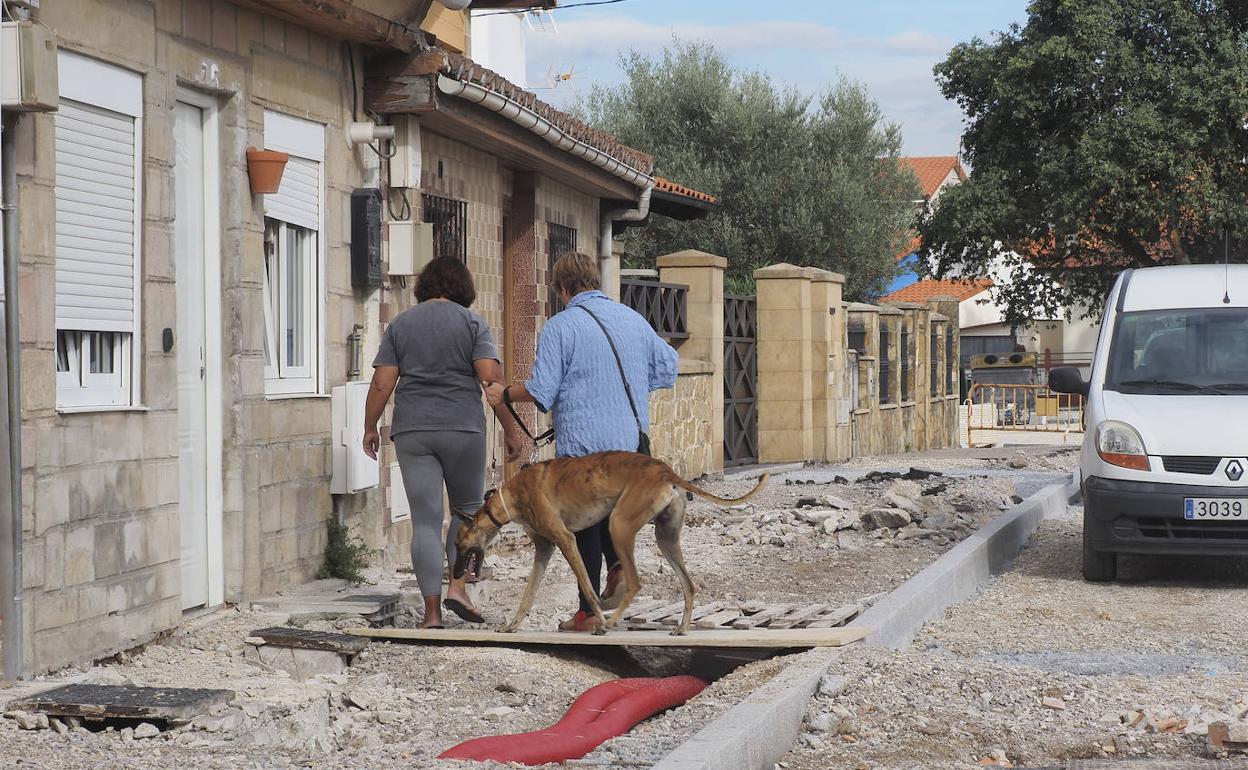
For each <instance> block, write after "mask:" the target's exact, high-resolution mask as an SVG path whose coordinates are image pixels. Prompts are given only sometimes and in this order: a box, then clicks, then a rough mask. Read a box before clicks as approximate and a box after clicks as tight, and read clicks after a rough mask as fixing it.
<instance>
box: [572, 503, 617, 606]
mask: <svg viewBox="0 0 1248 770" xmlns="http://www.w3.org/2000/svg"><path fill="white" fill-rule="evenodd" d="M608 521H609V518H608V519H603V520H602V521H601V522H599V523H597V524H595V525H594V526H592V527H589V528H588V529H583V530H581V531H580V532H577V533H576V550H578V551H580V553H581V561H583V562H585V570H586V571H587V572H589V584H590V585H591V586H593V587H594V593H596V594H598V595H599V596H601V595H602V561H603V559H606V561H607V569H608V570H609V569H611V568H612V567H614V566H615V565H617V564H619V563H620V559H619V557H618V556H616V555H615V544H614V543H612V542H611V532H610V530H608V529H607V523H608ZM577 595H578V596H580V599H581V610H582V611H583V612H584V613H585V614H587V615H589V614H592V612H593V610H591V609H590V606H589V601H588V600H586V599H585V595H584V594H581V593H580V592H577Z"/></svg>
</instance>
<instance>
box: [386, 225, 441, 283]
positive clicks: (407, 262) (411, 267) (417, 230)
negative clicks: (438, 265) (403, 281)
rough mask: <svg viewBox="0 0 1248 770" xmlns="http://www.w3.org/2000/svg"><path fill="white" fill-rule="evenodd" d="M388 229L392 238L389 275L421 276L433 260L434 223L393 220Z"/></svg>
mask: <svg viewBox="0 0 1248 770" xmlns="http://www.w3.org/2000/svg"><path fill="white" fill-rule="evenodd" d="M386 227H387V231H388V234H389V236H390V260H389V263H390V264H389V268H388V270H387V272H388V274H389V275H392V276H396V277H398V276H408V275H419V274H420V271H421V270H424V269H425V265H427V264H429V262H430V261H431V260H432V259H433V223H432V222H412V221H410V220H409V221H403V222H396V221H393V220H391V221H390V222H388V223H386Z"/></svg>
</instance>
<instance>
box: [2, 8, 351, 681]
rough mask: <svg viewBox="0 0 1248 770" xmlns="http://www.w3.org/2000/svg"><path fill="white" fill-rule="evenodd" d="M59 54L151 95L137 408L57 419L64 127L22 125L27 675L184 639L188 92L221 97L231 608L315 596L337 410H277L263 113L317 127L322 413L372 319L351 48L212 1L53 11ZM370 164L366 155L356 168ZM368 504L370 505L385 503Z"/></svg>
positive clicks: (297, 402) (296, 404)
mask: <svg viewBox="0 0 1248 770" xmlns="http://www.w3.org/2000/svg"><path fill="white" fill-rule="evenodd" d="M38 19H39V21H40V22H41V23H43V24H45V25H47V26H48V27H50V28H52V29H53V30H54V31H55V33H56V35H57V37H58V42H59V44H60V46H61V47H62V49H64V50H69V51H74V52H77V53H81V54H83V55H86V56H89V57H92V58H94V59H97V60H100V61H103V62H105V63H108V64H111V65H115V66H118V67H122V68H125V69H127V70H130V71H132V72H136V73H138V74H139V75H140V76H141V77H142V79H143V80H142V83H143V84H142V91H143V115H142V119H143V133H142V153H143V160H142V163H143V173H142V177H141V179H142V183H143V196H142V198H141V199H140V201H139V204H140V206H141V211H142V214H141V217H142V219H141V223H142V226H141V233H140V242H141V256H140V258H139V260H140V262H139V270H140V271H141V273H142V292H141V295H140V301H139V302H137V303H136V305H137V308H138V310H137V312H138V319H139V321H138V322H139V323H140V324H141V328H142V332H143V335H142V338H143V344H142V350H136V351H135V354H136V355H137V356H140V357H141V360H140V362H139V367H138V372H139V378H138V379H139V385H140V387H141V392H142V397H141V400H140V402H139V407H140V408H130V409H119V410H110V411H102V412H94V413H71V412H69V411H67V410H60V411H58V409H57V407H56V400H55V399H56V385H55V345H56V334H55V332H56V321H55V310H54V299H53V298H54V296H55V286H56V255H55V244H54V216H53V210H54V205H55V181H56V171H55V161H56V153H55V149H54V126H55V117H54V115H52V114H46V115H31V116H26V117H24V118H23V119H22V120H21V121H20V122H19V124H18V130H17V141H18V146H17V156H18V160H19V167H18V174H19V190H20V206H21V215H22V216H21V219H22V222H21V229H22V241H21V267H20V269H21V279H22V280H21V303H22V319H21V321H22V323H21V335H22V343H23V348H22V364H23V416H24V424H23V432H24V438H25V441H24V445H25V446H24V459H25V463H24V466H25V467H24V476H23V485H24V487H25V492H26V494H25V497H24V500H25V504H26V510H25V512H24V513H25V523H26V534H25V538H24V543H23V555H24V562H25V580H24V583H25V588H26V593H25V607H26V614H27V617H26V624H25V629H26V636H27V638H26V655H27V660H26V668H27V669H28V670H30V671H35V672H38V671H46V670H49V669H52V668H56V667H59V666H63V665H65V664H68V663H72V662H77V661H83V660H86V659H89V658H91V657H99V656H103V655H107V654H110V653H112V652H116V651H117V650H120V649H125V648H127V647H130V646H133V645H135V644H138V643H141V642H144V641H147V640H148V639H150V638H152V637H153V636H154V635H155V634H157V633H159V632H160V631H163V630H165V629H168V628H170V627H172V626H174V625H176V624H177V623H178V622H179V620H180V619H181V613H182V606H181V605H182V602H181V574H180V562H179V559H180V551H179V545H180V533H179V517H178V497H179V488H178V460H177V455H178V446H177V398H178V397H177V390H176V382H177V376H176V373H177V368H176V349H175V350H172V351H170V352H165V351H164V350H163V347H162V344H161V336H162V335H161V332H162V330H163V329H166V328H169V329H174V328H176V326H177V323H176V287H177V283H176V282H177V280H178V276H176V275H175V269H174V251H173V250H174V244H173V237H174V235H173V225H174V195H173V190H174V175H173V161H174V158H173V129H174V125H173V108H174V105H175V102H176V99H177V96H176V93H177V89H178V88H179V87H186V88H189V89H191V90H194V91H197V92H199V93H202V94H208V95H211V96H214V97H216V99H217V101H218V105H219V113H218V115H219V136H218V138H219V142H220V157H219V162H220V167H221V172H222V173H221V175H220V176H221V189H220V192H221V231H220V238H221V243H220V252H221V269H222V274H221V282H222V297H221V302H222V305H221V318H222V325H221V328H219V329H210V330H209V331H208V333H209V334H210V335H215V336H218V337H219V338H220V340H221V345H222V362H223V370H222V372H221V380H222V383H223V391H224V392H223V402H224V403H223V405H222V406H223V426H222V427H223V447H222V449H223V463H224V467H223V479H222V481H223V495H222V500H223V507H224V520H223V527H224V532H223V539H224V541H225V548H224V558H225V563H224V565H223V572H224V583H225V599H226V600H227V601H244V600H245V599H246V598H249V597H252V596H256V595H259V594H262V593H266V592H270V591H275V590H277V589H278V588H281V587H284V586H286V585H288V584H290V583H292V582H296V581H300V580H304V579H307V578H310V577H313V576H314V575H315V573H316V571H317V569H318V568H319V566H320V564H321V557H322V554H323V551H324V546H325V537H326V536H325V523H326V521H327V519H328V518H329V517H330V516H331V515H332V514H333V503H332V500H331V496H330V494H329V487H328V480H329V479H328V465H329V400H328V398H327V397H326V396H323V395H322V396H313V397H306V398H289V399H272V398H268V397H266V396H265V387H264V354H263V332H262V329H263V320H262V315H261V306H262V289H261V286H262V281H263V270H264V267H263V266H264V257H263V200H262V198H261V197H259V196H256V197H253V196H252V195H251V194H250V191H249V189H248V187H247V170H246V165H245V160H244V156H245V153H244V150H245V148H247V147H249V146H256V147H263V146H264V144H265V141H264V140H265V137H264V125H263V124H264V111H265V110H266V109H272V110H274V111H278V112H283V113H287V114H290V115H293V116H297V117H301V118H306V119H310V120H313V121H316V122H318V123H322V124H324V126H325V134H326V136H325V141H326V147H327V152H326V158H325V161H324V164H323V166H322V173H323V174H324V176H325V178H326V180H327V181H326V200H325V204H326V210H325V215H324V217H323V225H322V228H321V232H320V236H319V237H320V238H321V239H322V240H323V242H324V244H325V245H324V253H325V272H324V274H323V275H322V276H321V278H320V280H321V287H322V292H323V295H324V327H323V336H322V337H321V338H320V339H319V345H320V346H321V347H323V349H324V356H323V364H322V366H323V368H324V371H323V372H322V375H321V376H322V378H323V381H324V386H323V387H322V388H321V392H322V393H328V389H329V388H330V387H332V386H333V385H335V384H339V383H341V382H342V381H343V380H344V379H345V373H346V369H347V350H346V338H347V335H348V334H349V333H350V331H351V329H352V327H353V325H354V323H356V322H357V321H358V317H359V315H360V312H361V303H362V301H363V300H364V299H365V298H364V297H362V296H360V295H358V294H357V292H356V291H355V290H353V288H352V286H351V282H350V273H349V270H350V261H349V254H348V239H349V196H350V192H351V190H352V189H354V188H356V187H359V186H360V185H361V183H362V182H363V179H364V176H365V173H366V163H365V162H366V158H365V157H364V156H363V155H362V153H361V152H360V151H358V150H357V151H356V152H354V153H349V152H346V151H334V150H337V149H338V148H345V147H346V144H345V139H344V136H343V126H344V124H345V122H346V121H347V120H349V118H350V115H349V111H350V101H351V100H350V86H349V77H348V76H347V74H346V73H345V70H344V57H343V56H342V55H341V49H340V45H339V43H337V42H336V41H331V40H330V39H328V38H326V37H324V36H322V35H319V34H316V33H314V32H310V31H309V30H307V29H303V28H301V27H298V26H296V25H293V24H289V23H287V22H284V21H282V20H279V19H276V18H272V17H267V16H262V15H261V14H259V13H256V12H253V11H250V10H246V9H243V8H240V7H236V6H234V5H232V4H230V3H226V2H220V1H213V2H206V1H203V0H157V1H156V2H144V1H142V0H81V1H80V2H74V3H64V2H54V3H45V4H44V5H43V7H42V8H41V10H40V12H39V14H38ZM363 152H368V151H367V150H363ZM369 496H371V497H375V493H371V494H370V495H369Z"/></svg>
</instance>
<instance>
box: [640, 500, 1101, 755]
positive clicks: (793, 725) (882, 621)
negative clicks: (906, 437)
mask: <svg viewBox="0 0 1248 770" xmlns="http://www.w3.org/2000/svg"><path fill="white" fill-rule="evenodd" d="M1078 493H1079V487H1078V484H1077V483H1076V482H1074V481H1071V482H1069V483H1067V484H1053V485H1050V486H1048V487H1045V488H1044V489H1042V490H1041V491H1039V492H1037V493H1036V494H1034V495H1032V496H1031V497H1029V498H1027V499H1026V500H1024V501H1023V502H1021V503H1019V504H1018V505H1016V506H1014V508H1012V509H1010V510H1009V511H1006V512H1004V513H1002V514H1001V515H1000V516H998V517H997V518H996V519H995V520H993V521H992V522H991V523H990V524H988V525H987V526H986V527H984V528H983V529H981V530H979V531H978V532H976V533H975V534H973V535H971V537H969V538H968V539H966V540H965V541H963V542H962V543H960V544H959V545H957V546H955V547H954V548H953V549H951V550H950V551H948V552H947V553H946V554H944V555H943V556H941V557H940V558H939V559H937V560H936V561H934V562H932V564H930V565H929V566H928V567H927V568H926V569H924V570H923V571H921V572H919V574H917V575H915V576H914V577H912V578H910V579H909V580H907V581H906V582H905V583H903V584H902V585H901V586H900V587H898V588H897V589H896V590H895V591H893V592H892V593H890V594H889V595H888V596H887V597H885V598H884V599H881V600H880V601H879V602H878V603H876V605H875V606H873V607H872V608H871V609H869V610H867V611H866V612H865V613H863V614H862V615H861V616H860V617H859V618H858V620H857V621H856V622H854V623H852V624H851V625H852V626H866V627H868V628H870V629H872V630H871V632H870V633H869V635H868V636H867V638H866V640H865V642H866V643H867V644H873V645H876V646H884V647H892V648H894V649H899V648H901V647H904V646H905V645H907V644H909V643H910V642H911V640H912V639H913V638H914V635H915V634H916V633H917V632H918V630H919V629H920V628H922V626H923V623H925V622H926V621H928V620H931V619H933V618H936V617H939V616H940V615H941V614H942V613H943V612H944V610H945V608H946V607H948V606H949V605H951V604H953V603H955V602H958V601H961V600H962V599H965V598H966V597H968V596H970V595H971V594H972V593H974V592H975V591H977V590H978V589H979V588H980V587H981V586H982V585H983V584H984V583H985V582H987V581H988V579H989V578H990V577H992V575H994V574H996V573H997V572H1000V571H1001V569H1003V568H1004V566H1005V564H1006V563H1007V562H1008V561H1009V560H1011V559H1013V558H1014V556H1015V555H1017V553H1018V551H1019V549H1021V548H1022V547H1023V545H1024V544H1025V543H1026V542H1027V540H1028V538H1030V537H1031V535H1032V533H1033V532H1035V531H1036V528H1037V527H1039V526H1040V522H1041V521H1042V520H1043V519H1045V518H1048V517H1050V516H1053V515H1054V514H1056V513H1059V512H1061V511H1064V510H1065V507H1066V504H1067V502H1068V501H1069V500H1070V499H1071V498H1072V496H1077V495H1078ZM842 651H843V648H839V649H838V648H833V649H815V650H810V651H808V652H806V653H804V654H803V655H802V656H801V658H799V659H798V660H797V661H794V662H793V663H791V664H790V665H789V666H787V667H786V668H784V669H783V670H782V671H780V673H778V674H776V675H775V676H774V677H772V679H771V681H769V682H767V683H766V684H764V685H763V686H762V687H759V688H758V689H757V690H755V691H754V692H752V693H750V695H749V696H747V697H746V698H745V700H743V701H741V702H740V703H738V704H737V705H736V706H733V707H732V708H731V709H729V710H728V712H727V713H726V714H724V715H723V716H721V717H720V718H719V719H716V720H715V721H714V722H712V723H711V724H709V725H707V726H706V727H704V728H703V729H702V730H701V731H699V732H698V733H697V734H696V735H694V736H693V737H692V738H690V739H689V740H687V741H685V742H684V743H683V744H681V745H680V746H678V747H677V748H676V750H675V751H673V752H672V753H671V754H668V755H667V756H666V757H664V758H663V759H661V760H660V761H659V762H658V763H656V764H655V765H654V770H771V769H772V768H774V767H775V763H776V762H777V761H778V760H779V759H780V758H781V757H783V756H784V755H785V754H786V753H787V752H788V751H789V749H791V748H792V747H793V743H794V741H796V740H797V736H798V733H799V732H800V730H801V726H802V719H803V718H804V717H805V714H806V706H807V704H808V703H809V701H810V697H811V695H813V694H814V692H815V689H816V688H817V687H818V686H819V681H820V680H821V679H822V678H823V675H824V674H825V673H827V671H828V668H829V667H831V665H832V664H833V663H835V662H836V661H837V659H838V657H839V656H840V655H841V653H842ZM838 684H843V683H838ZM834 689H839V687H835V688H834Z"/></svg>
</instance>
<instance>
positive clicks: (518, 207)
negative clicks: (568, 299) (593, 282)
mask: <svg viewBox="0 0 1248 770" xmlns="http://www.w3.org/2000/svg"><path fill="white" fill-rule="evenodd" d="M506 223H507V232H506V233H505V234H504V235H503V245H504V247H505V248H504V254H503V292H504V296H503V326H504V327H505V328H504V332H503V366H504V377H505V378H506V379H507V381H508V382H513V383H518V382H524V381H525V380H527V379H528V378H529V376H530V375H531V374H532V371H533V361H534V359H535V358H536V357H537V330H538V326H539V324H540V323H541V320H542V319H541V315H542V303H541V302H540V300H539V296H538V284H537V177H536V175H535V174H533V172H531V171H529V172H520V171H517V172H515V174H514V176H513V178H512V188H511V198H510V206H509V208H508V209H507V217H506ZM543 291H544V289H543ZM543 296H544V295H543ZM516 412H517V413H518V414H519V415H520V419H522V420H524V421H525V422H526V423H527V424H528V425H529V427H530V429H533V428H534V427H535V426H537V424H538V422H537V408H536V407H534V406H533V405H532V404H516ZM517 470H518V466H517V464H516V463H508V464H507V468H506V475H507V478H511V476H512V475H513V474H514V473H516V471H517Z"/></svg>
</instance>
